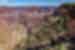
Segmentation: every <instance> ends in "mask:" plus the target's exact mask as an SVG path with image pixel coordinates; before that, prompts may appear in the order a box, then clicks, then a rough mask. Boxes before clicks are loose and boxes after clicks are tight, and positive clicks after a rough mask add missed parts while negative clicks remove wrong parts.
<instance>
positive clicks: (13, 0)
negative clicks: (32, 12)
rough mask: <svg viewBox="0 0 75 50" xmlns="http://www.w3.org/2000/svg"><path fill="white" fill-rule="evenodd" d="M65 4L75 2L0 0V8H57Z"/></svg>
mask: <svg viewBox="0 0 75 50" xmlns="http://www.w3.org/2000/svg"><path fill="white" fill-rule="evenodd" d="M65 2H69V3H73V2H75V0H0V6H32V5H34V6H35V5H37V6H59V5H60V4H62V3H65Z"/></svg>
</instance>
